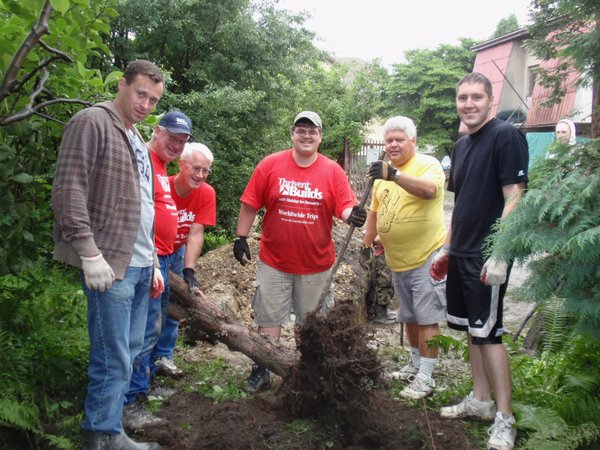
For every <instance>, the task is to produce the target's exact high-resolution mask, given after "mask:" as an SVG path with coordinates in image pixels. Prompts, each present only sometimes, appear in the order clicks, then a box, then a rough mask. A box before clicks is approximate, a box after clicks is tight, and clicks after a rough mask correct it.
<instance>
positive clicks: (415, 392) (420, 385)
mask: <svg viewBox="0 0 600 450" xmlns="http://www.w3.org/2000/svg"><path fill="white" fill-rule="evenodd" d="M434 387H435V381H434V380H433V378H431V377H428V376H427V375H425V374H424V373H418V374H416V375H415V376H414V378H413V380H412V382H411V383H410V384H409V385H408V386H406V387H405V388H404V389H402V391H401V392H400V397H404V398H410V399H413V400H419V399H420V398H425V397H427V396H428V395H431V393H432V392H433V388H434Z"/></svg>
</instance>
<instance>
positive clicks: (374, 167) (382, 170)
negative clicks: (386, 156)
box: [367, 161, 397, 181]
mask: <svg viewBox="0 0 600 450" xmlns="http://www.w3.org/2000/svg"><path fill="white" fill-rule="evenodd" d="M396 172H397V170H396V169H394V168H393V167H392V166H390V165H389V164H388V163H386V162H385V161H375V162H374V163H372V164H371V165H370V166H369V170H368V171H367V176H368V177H369V178H371V179H373V180H390V181H391V180H393V179H394V176H395V175H396Z"/></svg>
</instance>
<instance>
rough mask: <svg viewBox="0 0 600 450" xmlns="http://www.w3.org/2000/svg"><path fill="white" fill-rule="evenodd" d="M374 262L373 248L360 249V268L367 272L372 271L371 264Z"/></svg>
mask: <svg viewBox="0 0 600 450" xmlns="http://www.w3.org/2000/svg"><path fill="white" fill-rule="evenodd" d="M372 261H373V248H372V247H363V248H361V249H360V256H359V257H358V263H359V264H360V267H362V268H363V269H365V270H371V262H372Z"/></svg>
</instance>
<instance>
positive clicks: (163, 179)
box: [150, 152, 177, 256]
mask: <svg viewBox="0 0 600 450" xmlns="http://www.w3.org/2000/svg"><path fill="white" fill-rule="evenodd" d="M150 155H152V166H153V167H154V176H155V179H154V242H155V245H156V249H157V250H158V254H159V255H161V256H162V255H170V254H171V253H173V252H174V250H173V243H174V242H175V236H176V235H177V206H175V200H173V197H171V186H170V184H169V177H168V176H167V165H166V164H165V163H164V162H163V161H162V160H161V159H160V158H159V157H158V156H157V155H156V153H154V152H150Z"/></svg>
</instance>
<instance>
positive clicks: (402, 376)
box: [389, 362, 419, 381]
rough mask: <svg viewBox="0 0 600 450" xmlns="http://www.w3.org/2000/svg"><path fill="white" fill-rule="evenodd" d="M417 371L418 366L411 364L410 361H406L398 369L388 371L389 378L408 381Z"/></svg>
mask: <svg viewBox="0 0 600 450" xmlns="http://www.w3.org/2000/svg"><path fill="white" fill-rule="evenodd" d="M418 373H419V368H418V367H415V366H413V364H412V362H410V363H408V364H407V365H405V366H404V367H402V368H401V369H400V370H396V371H395V372H392V373H390V375H389V378H390V379H392V380H404V381H408V380H410V379H411V378H413V377H414V376H415V375H416V374H418Z"/></svg>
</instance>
